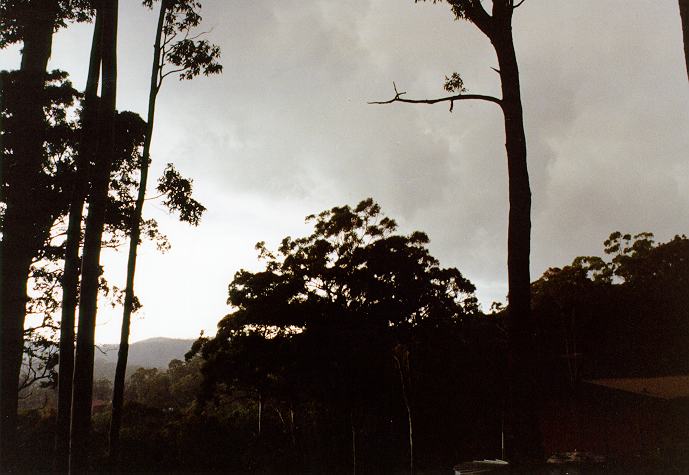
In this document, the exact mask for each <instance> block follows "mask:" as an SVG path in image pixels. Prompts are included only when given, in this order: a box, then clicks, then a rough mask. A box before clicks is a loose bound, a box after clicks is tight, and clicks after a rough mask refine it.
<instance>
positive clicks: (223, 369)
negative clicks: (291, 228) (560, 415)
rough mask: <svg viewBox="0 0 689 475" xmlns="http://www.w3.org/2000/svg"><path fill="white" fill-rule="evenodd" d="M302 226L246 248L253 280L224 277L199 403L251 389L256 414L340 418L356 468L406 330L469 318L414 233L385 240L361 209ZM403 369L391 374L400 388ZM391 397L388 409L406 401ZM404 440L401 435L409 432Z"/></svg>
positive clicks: (461, 287) (454, 277)
mask: <svg viewBox="0 0 689 475" xmlns="http://www.w3.org/2000/svg"><path fill="white" fill-rule="evenodd" d="M307 219H308V220H312V221H314V231H313V233H312V234H310V235H309V236H306V237H303V238H297V239H292V238H290V237H286V238H285V239H283V240H282V242H281V244H280V246H279V248H278V250H277V252H275V253H273V252H271V251H269V250H268V248H267V247H266V245H265V243H258V244H257V246H256V248H257V250H258V252H259V258H260V259H261V260H263V261H264V262H265V270H262V271H258V272H249V271H246V270H241V271H239V272H237V273H236V274H235V278H234V280H233V281H232V283H231V284H230V286H229V298H228V303H229V304H231V305H232V306H233V308H234V311H233V312H232V313H230V314H229V315H227V316H226V317H225V318H223V319H222V320H221V321H220V323H219V324H218V333H217V335H216V337H215V338H211V339H202V340H200V341H199V343H198V344H197V345H196V348H195V350H196V351H200V353H201V354H202V356H203V357H204V359H205V363H204V365H203V368H202V372H203V374H204V385H205V390H204V394H206V397H209V398H210V397H212V395H213V394H214V391H219V392H221V393H222V391H223V390H224V389H223V388H233V389H235V390H236V389H242V390H247V389H254V390H255V391H256V392H257V393H259V394H261V395H262V399H263V401H264V406H265V405H266V404H265V402H267V401H269V400H273V401H275V400H278V401H281V402H282V403H283V404H284V405H285V406H287V407H289V408H290V411H293V408H294V407H295V405H296V402H297V401H300V400H301V401H313V402H315V403H317V404H318V405H321V406H323V407H324V410H323V416H324V417H325V418H326V420H327V419H328V418H331V417H333V416H329V415H328V414H327V412H328V411H334V412H335V413H337V414H341V415H342V417H340V419H346V424H343V428H346V432H343V433H342V436H345V434H346V437H347V439H350V443H349V444H348V445H349V446H350V447H351V458H350V460H351V461H352V465H354V466H355V467H358V466H359V464H360V462H359V460H360V458H361V457H359V456H358V455H357V450H356V447H357V445H359V444H357V442H356V439H357V438H358V435H357V434H359V433H362V432H363V431H362V426H363V424H364V421H366V420H367V419H368V418H371V417H375V416H374V415H375V414H377V413H378V411H379V410H381V411H389V409H384V407H385V404H386V401H387V397H393V396H392V395H391V394H390V388H391V387H394V386H395V385H399V382H400V376H399V371H398V370H397V369H395V363H394V361H395V358H396V357H398V358H399V352H396V351H395V348H396V347H400V348H401V347H403V346H404V344H405V343H407V342H408V341H409V339H410V335H412V334H414V332H415V331H417V329H419V331H421V330H420V329H421V328H445V327H446V326H451V325H453V324H455V323H457V322H459V321H461V319H462V318H464V317H466V316H467V315H472V314H474V313H476V312H477V302H476V298H475V297H474V295H473V292H474V287H473V285H472V284H471V283H470V282H469V281H468V280H467V279H466V278H464V276H462V274H461V273H460V272H459V271H458V270H457V269H454V268H448V269H445V268H441V267H440V266H439V264H438V261H437V260H436V259H435V258H433V257H432V256H431V255H430V254H429V252H428V249H427V247H426V245H427V244H428V237H427V236H426V235H425V234H424V233H421V232H414V233H411V234H409V235H400V234H396V233H395V231H396V223H395V222H394V221H393V220H391V219H390V218H387V217H385V216H384V215H382V213H381V211H380V207H379V206H378V205H377V204H375V203H374V202H373V201H372V200H371V199H368V200H364V201H362V202H361V203H359V204H358V205H357V206H356V207H354V208H350V207H349V206H342V207H335V208H332V209H331V210H327V211H324V212H322V213H320V214H319V215H318V216H310V217H309V218H307ZM407 361H408V360H407ZM408 369H409V367H408V365H407V364H406V362H402V368H401V371H402V374H403V379H402V382H403V383H406V382H408V381H410V379H409V378H410V376H409V373H408ZM402 386H403V387H401V388H400V389H399V392H397V393H396V394H395V395H394V400H395V401H396V402H397V403H398V404H402V403H403V401H404V400H407V402H408V401H409V399H408V396H409V393H408V391H409V390H410V388H408V387H407V386H405V385H404V384H403V385H402ZM407 408H409V404H407ZM408 415H409V416H410V415H411V413H410V412H409V414H408ZM407 419H408V417H407V415H405V416H404V420H407ZM340 422H344V421H340ZM404 430H405V431H408V433H409V434H410V435H411V430H412V427H411V426H409V427H407V426H406V425H405V429H404ZM410 462H411V463H412V464H413V463H414V462H413V460H411V461H410Z"/></svg>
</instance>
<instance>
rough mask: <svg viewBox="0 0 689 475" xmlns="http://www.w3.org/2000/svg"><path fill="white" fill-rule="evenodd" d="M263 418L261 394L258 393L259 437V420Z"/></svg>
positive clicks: (259, 430)
mask: <svg viewBox="0 0 689 475" xmlns="http://www.w3.org/2000/svg"><path fill="white" fill-rule="evenodd" d="M262 419H263V394H261V393H260V392H259V393H258V437H259V438H260V437H261V422H262Z"/></svg>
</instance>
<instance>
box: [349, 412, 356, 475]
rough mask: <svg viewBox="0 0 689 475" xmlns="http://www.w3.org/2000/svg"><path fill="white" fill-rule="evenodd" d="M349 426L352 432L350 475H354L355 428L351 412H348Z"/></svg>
mask: <svg viewBox="0 0 689 475" xmlns="http://www.w3.org/2000/svg"><path fill="white" fill-rule="evenodd" d="M349 425H350V428H351V430H352V474H353V475H356V427H355V426H354V414H353V413H352V411H349Z"/></svg>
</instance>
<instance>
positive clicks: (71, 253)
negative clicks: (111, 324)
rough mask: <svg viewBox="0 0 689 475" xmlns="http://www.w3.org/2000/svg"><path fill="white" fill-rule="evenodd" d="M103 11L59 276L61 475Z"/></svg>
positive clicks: (93, 46) (95, 32) (58, 434)
mask: <svg viewBox="0 0 689 475" xmlns="http://www.w3.org/2000/svg"><path fill="white" fill-rule="evenodd" d="M102 29H103V18H102V12H101V11H99V15H98V16H97V17H96V24H95V27H94V30H93V41H92V42H91V57H90V60H89V71H88V77H87V80H86V91H85V98H84V107H83V113H82V131H81V143H80V144H79V156H78V157H77V170H76V179H75V182H74V188H73V189H72V200H71V203H70V210H69V224H68V226H67V242H66V244H65V267H64V272H63V274H62V316H61V319H60V367H59V372H58V375H59V377H58V395H57V422H56V428H55V458H54V465H53V469H54V470H55V471H56V472H60V473H64V472H67V470H68V469H69V430H70V417H71V412H72V377H73V376H74V324H75V321H76V320H75V314H76V306H77V295H78V287H79V267H80V260H79V245H80V243H81V221H82V218H83V210H84V200H85V195H86V190H87V185H88V183H89V179H88V175H89V163H90V162H91V160H92V159H93V158H95V157H94V152H95V146H96V139H97V134H96V130H95V129H96V122H97V119H98V107H97V106H98V103H97V101H98V97H97V94H98V82H99V81H98V79H99V77H100V63H101V36H102V34H103V32H102Z"/></svg>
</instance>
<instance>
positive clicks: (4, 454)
mask: <svg viewBox="0 0 689 475" xmlns="http://www.w3.org/2000/svg"><path fill="white" fill-rule="evenodd" d="M91 14H92V9H91V2H90V0H2V1H0V49H1V48H5V47H7V46H8V45H11V44H15V43H20V42H21V43H23V48H22V59H21V66H20V69H19V75H20V79H19V81H20V83H21V85H22V89H23V100H22V102H21V104H19V107H18V108H17V109H16V111H15V112H14V116H15V117H14V118H15V120H16V122H17V131H18V133H19V134H21V138H20V140H17V141H16V143H15V145H14V149H13V150H12V153H11V156H8V157H6V158H7V160H3V167H2V168H3V169H2V174H3V175H4V179H5V180H7V182H8V184H9V185H8V186H7V187H6V188H5V189H4V190H3V195H4V196H3V197H2V201H3V202H4V205H5V214H4V219H3V223H2V233H3V238H2V241H1V242H0V262H2V269H1V270H0V271H1V273H0V277H1V278H0V335H1V341H0V343H1V345H0V348H1V349H0V356H1V358H0V360H1V361H2V365H1V367H0V399H1V401H0V464H3V465H4V466H6V465H5V464H6V463H8V460H10V459H11V458H12V455H13V453H14V448H13V446H14V441H15V439H16V438H15V436H14V433H15V430H16V412H17V389H18V386H17V384H18V380H19V371H20V366H21V354H22V349H23V342H22V336H23V328H24V320H25V318H26V302H27V280H28V275H29V272H30V267H31V260H32V252H33V249H35V248H36V246H37V243H40V242H41V235H40V231H41V229H43V227H42V226H41V225H40V223H37V222H36V221H35V219H34V217H35V216H38V215H40V214H41V213H40V211H41V210H40V209H38V206H39V203H38V202H37V201H35V200H33V199H32V197H33V196H34V195H35V193H36V192H37V191H38V190H37V186H39V183H40V182H39V180H37V177H38V175H39V174H40V172H41V166H42V163H43V153H44V150H43V143H44V140H45V118H44V114H43V106H44V102H45V97H44V92H43V91H44V83H45V79H46V67H47V63H48V59H49V58H50V55H51V50H52V36H53V32H54V31H55V30H56V29H58V28H60V27H63V26H65V25H66V24H67V23H68V22H71V21H85V20H88V19H89V18H90V17H91ZM10 162H11V163H10Z"/></svg>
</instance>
